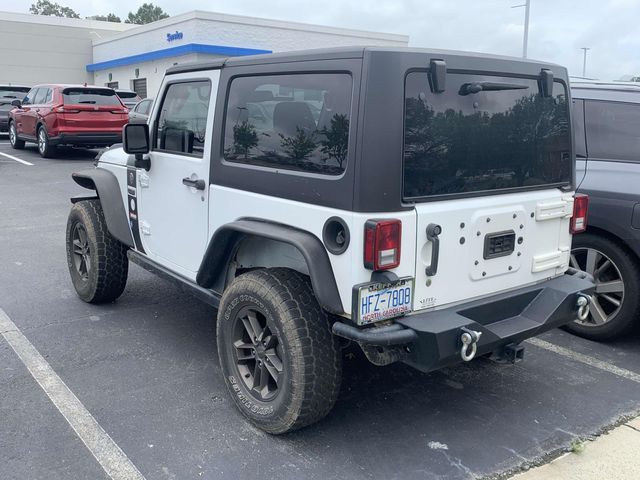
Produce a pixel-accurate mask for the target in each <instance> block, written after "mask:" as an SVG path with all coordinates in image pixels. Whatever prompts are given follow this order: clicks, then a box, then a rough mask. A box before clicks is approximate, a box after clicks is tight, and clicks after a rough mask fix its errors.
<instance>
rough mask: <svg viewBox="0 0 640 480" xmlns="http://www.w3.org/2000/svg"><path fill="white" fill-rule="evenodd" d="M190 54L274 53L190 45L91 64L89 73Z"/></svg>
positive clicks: (229, 55)
mask: <svg viewBox="0 0 640 480" xmlns="http://www.w3.org/2000/svg"><path fill="white" fill-rule="evenodd" d="M190 53H206V54H209V55H222V56H225V57H240V56H243V55H258V54H261V53H272V52H271V50H260V49H257V48H242V47H227V46H223V45H205V44H203V43H188V44H186V45H180V46H179V47H171V48H165V49H163V50H154V51H152V52H147V53H140V54H138V55H131V56H129V57H122V58H116V59H114V60H107V61H106V62H99V63H90V64H89V65H87V67H86V68H87V72H96V71H98V70H106V69H108V68H113V67H122V66H125V65H132V64H134V63H140V62H149V61H151V60H158V59H160V58H168V57H178V56H180V55H188V54H190Z"/></svg>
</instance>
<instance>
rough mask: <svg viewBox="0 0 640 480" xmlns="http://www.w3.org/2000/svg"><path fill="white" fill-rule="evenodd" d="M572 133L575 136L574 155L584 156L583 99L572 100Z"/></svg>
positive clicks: (585, 150) (585, 148)
mask: <svg viewBox="0 0 640 480" xmlns="http://www.w3.org/2000/svg"><path fill="white" fill-rule="evenodd" d="M572 119H573V133H574V135H575V138H576V156H577V157H578V158H584V157H586V156H587V144H586V139H585V133H584V101H583V100H574V101H573V116H572Z"/></svg>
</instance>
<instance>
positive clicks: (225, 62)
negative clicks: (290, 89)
mask: <svg viewBox="0 0 640 480" xmlns="http://www.w3.org/2000/svg"><path fill="white" fill-rule="evenodd" d="M367 54H383V55H390V54H391V55H407V56H410V55H420V56H424V55H428V56H431V57H433V58H450V57H456V58H458V59H474V60H481V61H482V63H483V64H485V65H486V64H487V62H490V61H495V62H496V63H497V64H499V65H500V66H501V67H503V66H504V64H505V62H508V63H514V64H520V65H522V64H527V65H529V66H530V67H531V66H535V67H537V68H554V67H555V68H557V69H561V70H562V71H563V72H564V76H566V71H565V69H564V67H561V66H560V65H556V64H552V63H546V62H540V61H536V60H529V59H522V58H519V57H509V56H503V55H492V54H486V53H477V52H463V51H456V50H437V49H424V48H412V47H368V46H353V47H335V48H320V49H313V50H296V51H290V52H280V53H267V54H261V55H249V56H242V57H227V58H219V59H216V60H212V61H209V62H198V63H195V62H194V63H186V64H184V65H177V66H175V67H171V68H169V69H167V71H166V74H167V75H171V74H176V73H187V72H198V71H203V70H214V69H218V68H222V67H225V66H230V67H231V66H241V65H259V64H270V63H284V62H300V61H310V60H340V59H357V58H363V57H364V56H365V55H367Z"/></svg>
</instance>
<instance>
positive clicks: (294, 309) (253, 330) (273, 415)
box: [217, 268, 342, 434]
mask: <svg viewBox="0 0 640 480" xmlns="http://www.w3.org/2000/svg"><path fill="white" fill-rule="evenodd" d="M217 341H218V354H219V357H220V365H221V367H222V371H223V373H224V376H225V382H226V384H227V388H228V389H229V393H230V394H231V396H232V398H233V400H234V401H235V403H236V406H237V407H238V409H239V410H240V411H241V412H242V414H243V415H244V416H245V417H247V418H248V419H249V420H250V421H251V422H252V423H253V424H254V425H256V426H257V427H258V428H260V429H262V430H264V431H266V432H268V433H273V434H280V433H286V432H289V431H292V430H296V429H298V428H302V427H304V426H306V425H309V424H311V423H314V422H316V421H318V420H320V419H321V418H323V417H324V416H325V415H326V414H327V413H328V412H329V411H330V410H331V408H332V407H333V405H334V403H335V401H336V398H337V397H338V393H339V391H340V379H341V374H342V356H341V350H340V346H339V342H338V340H337V338H336V337H335V336H333V334H332V333H331V331H330V323H329V318H328V317H327V314H326V313H325V312H324V311H323V310H322V309H321V308H320V305H318V302H317V300H316V298H315V296H314V295H313V290H312V289H311V284H310V282H309V279H308V278H307V277H305V276H304V275H301V274H300V273H298V272H296V271H293V270H289V269H284V268H274V269H266V270H256V271H253V272H249V273H245V274H243V275H240V276H239V277H238V278H236V279H235V280H234V281H233V283H232V284H231V285H230V286H229V287H228V288H227V290H226V291H225V293H224V295H223V297H222V302H221V305H220V309H219V312H218V324H217Z"/></svg>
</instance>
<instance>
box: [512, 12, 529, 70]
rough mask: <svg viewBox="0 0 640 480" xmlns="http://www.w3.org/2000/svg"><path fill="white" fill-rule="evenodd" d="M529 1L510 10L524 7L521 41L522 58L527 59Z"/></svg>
mask: <svg viewBox="0 0 640 480" xmlns="http://www.w3.org/2000/svg"><path fill="white" fill-rule="evenodd" d="M530 6H531V0H526V3H523V4H522V5H514V6H513V7H511V8H520V7H524V39H523V40H522V58H527V46H528V45H527V44H528V43H529V7H530Z"/></svg>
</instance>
